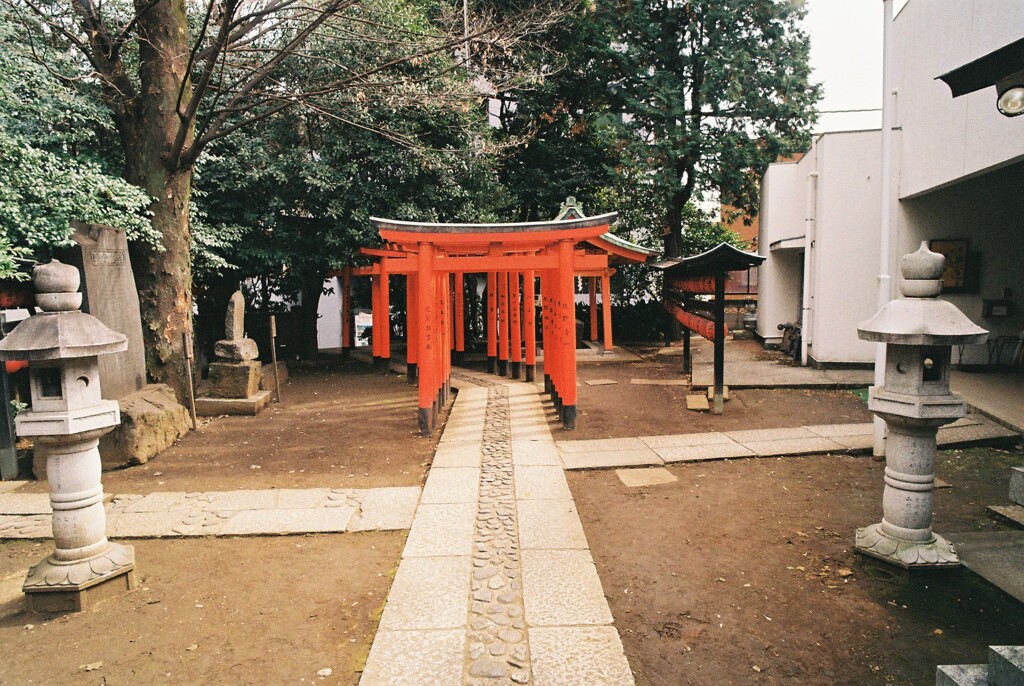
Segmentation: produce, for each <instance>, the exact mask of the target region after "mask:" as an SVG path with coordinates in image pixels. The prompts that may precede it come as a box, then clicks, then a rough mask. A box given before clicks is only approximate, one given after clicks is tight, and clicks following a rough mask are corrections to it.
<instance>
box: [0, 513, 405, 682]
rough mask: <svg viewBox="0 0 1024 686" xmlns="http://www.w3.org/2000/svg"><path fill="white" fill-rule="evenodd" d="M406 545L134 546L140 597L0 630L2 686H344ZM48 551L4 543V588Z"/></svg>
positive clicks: (0, 571)
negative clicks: (323, 672) (299, 685)
mask: <svg viewBox="0 0 1024 686" xmlns="http://www.w3.org/2000/svg"><path fill="white" fill-rule="evenodd" d="M404 543H405V532H377V533H361V534H344V535H338V536H329V535H328V536H324V535H316V536H312V535H311V536H280V537H269V538H266V537H261V538H256V537H253V538H230V539H228V538H218V539H213V538H207V539H188V540H163V541H152V540H137V541H132V542H131V544H132V545H134V546H135V554H136V559H137V560H138V569H139V584H138V588H137V589H136V590H135V591H133V592H131V593H127V594H124V595H121V596H120V597H116V598H110V599H107V600H104V601H102V602H100V603H97V604H96V605H95V608H94V609H91V610H87V611H86V612H82V613H79V614H72V615H65V616H58V617H47V616H43V615H32V614H25V613H22V614H16V615H12V616H8V617H4V618H3V619H0V642H2V644H3V653H4V654H3V657H2V658H0V683H3V684H6V685H8V686H14V685H16V684H45V685H47V686H50V685H53V686H57V685H59V684H74V685H76V686H77V685H80V684H87V685H89V686H100V685H107V684H109V685H111V686H114V685H126V686H134V685H136V684H284V683H293V684H294V683H303V682H305V683H317V684H325V685H326V684H342V685H344V686H350V685H352V684H355V683H356V682H357V681H358V673H357V670H361V669H362V661H363V660H364V659H365V656H366V653H367V652H368V651H369V647H370V643H371V642H372V640H373V634H374V632H375V631H376V628H377V622H378V621H379V619H380V609H381V607H382V605H383V602H384V598H385V597H386V596H387V592H388V588H389V587H390V585H391V580H392V578H393V576H394V571H395V568H396V566H397V563H398V559H399V556H400V555H401V551H402V547H403V545H404ZM49 550H52V544H36V543H33V542H29V541H5V542H4V544H3V546H2V552H0V578H3V577H4V576H6V575H8V574H10V573H13V572H16V571H17V570H19V569H24V568H26V567H28V566H29V565H31V564H33V563H34V562H36V561H37V560H39V559H41V558H42V557H44V556H45V554H46V553H47V552H49ZM89 666H92V667H93V668H94V669H91V670H90V669H88V667H89ZM323 669H330V670H331V675H330V676H329V677H326V678H322V677H319V676H317V672H319V671H320V670H323Z"/></svg>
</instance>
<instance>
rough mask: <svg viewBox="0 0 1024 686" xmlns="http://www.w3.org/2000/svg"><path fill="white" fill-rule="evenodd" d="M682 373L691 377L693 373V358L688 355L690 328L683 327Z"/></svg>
mask: <svg viewBox="0 0 1024 686" xmlns="http://www.w3.org/2000/svg"><path fill="white" fill-rule="evenodd" d="M683 374H686V375H687V376H690V377H691V383H692V374H693V359H692V358H691V357H690V329H689V327H686V326H684V327H683Z"/></svg>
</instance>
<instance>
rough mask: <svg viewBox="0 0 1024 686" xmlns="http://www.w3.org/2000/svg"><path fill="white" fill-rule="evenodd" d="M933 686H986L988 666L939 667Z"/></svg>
mask: <svg viewBox="0 0 1024 686" xmlns="http://www.w3.org/2000/svg"><path fill="white" fill-rule="evenodd" d="M935 686H988V665H939V666H938V668H937V669H936V670H935Z"/></svg>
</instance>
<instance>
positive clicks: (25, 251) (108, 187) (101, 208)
mask: <svg viewBox="0 0 1024 686" xmlns="http://www.w3.org/2000/svg"><path fill="white" fill-rule="evenodd" d="M17 21H18V18H17V17H16V16H15V15H14V13H13V12H12V11H11V10H10V8H9V7H7V6H6V5H2V4H0V160H2V161H3V163H2V164H0V262H2V265H0V278H8V277H11V276H14V275H21V278H27V275H26V274H25V273H24V272H21V271H19V270H17V269H16V265H15V264H14V263H13V261H12V259H11V258H12V257H22V258H25V257H29V256H31V255H35V256H37V257H45V256H46V255H47V254H48V252H49V251H50V249H51V248H55V247H60V246H66V245H68V244H69V243H70V236H71V222H72V221H73V220H80V221H84V222H89V223H99V224H110V225H113V226H118V227H122V228H125V229H126V230H127V231H128V235H129V237H130V238H132V239H143V240H148V241H150V242H155V238H156V237H155V235H154V234H153V232H152V230H151V228H150V224H149V220H148V218H147V217H146V215H145V212H144V210H145V208H146V206H147V205H149V197H148V196H147V195H146V194H145V193H144V192H143V191H141V190H140V189H138V188H137V187H135V186H132V185H131V184H129V183H127V182H126V181H124V180H123V179H121V178H120V177H119V175H118V173H117V171H116V169H111V168H110V164H109V162H108V157H107V155H106V151H105V150H104V149H103V145H102V143H101V138H102V136H103V135H104V134H105V133H109V131H105V130H104V128H103V125H104V123H105V122H108V121H109V118H108V117H106V115H105V112H104V111H103V110H102V107H101V106H100V105H99V104H98V103H97V102H96V101H95V100H94V99H92V98H90V97H89V96H88V95H86V94H83V93H82V92H80V91H79V90H77V89H76V88H72V87H69V86H68V84H67V79H69V78H71V77H72V76H73V75H74V74H75V65H74V64H73V63H72V61H71V60H70V59H69V58H68V56H67V55H66V53H62V52H60V51H58V50H57V49H55V48H54V46H53V45H52V44H50V43H48V42H47V39H46V36H45V33H44V32H43V31H42V30H41V27H40V26H38V24H36V25H33V26H30V27H28V28H29V29H31V34H30V35H31V36H32V39H31V41H29V42H26V41H24V40H22V39H21V38H22V34H20V33H19V32H18V31H16V30H15V29H16V27H17V26H18V23H17ZM26 21H30V22H31V21H32V19H31V18H27V19H26ZM22 28H23V29H25V28H26V27H22ZM39 55H42V56H44V58H45V60H46V63H47V65H48V66H47V67H43V66H42V65H41V64H40V63H39V61H38V60H37V56H39Z"/></svg>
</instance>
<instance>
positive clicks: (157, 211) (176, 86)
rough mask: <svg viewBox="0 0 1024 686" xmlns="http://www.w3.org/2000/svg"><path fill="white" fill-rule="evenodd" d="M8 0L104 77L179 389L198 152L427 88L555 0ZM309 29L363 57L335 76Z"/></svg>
mask: <svg viewBox="0 0 1024 686" xmlns="http://www.w3.org/2000/svg"><path fill="white" fill-rule="evenodd" d="M2 2H4V3H6V4H7V5H9V6H10V7H11V8H13V9H14V10H15V11H16V12H18V14H19V16H22V17H28V16H34V17H37V18H38V19H39V20H40V21H42V22H43V24H44V26H45V29H46V31H47V32H48V33H49V35H52V36H54V37H57V38H59V39H60V40H61V41H63V42H64V43H65V45H66V46H67V48H68V49H69V50H73V51H75V54H76V55H78V56H79V57H80V58H81V59H82V60H83V61H82V62H81V63H80V64H79V65H78V67H79V70H78V75H77V76H78V78H79V79H82V80H88V81H92V82H95V83H97V84H98V86H99V90H100V93H101V96H102V100H103V103H104V105H105V107H106V109H107V110H108V111H109V113H110V116H111V117H112V119H113V123H114V126H115V128H116V131H117V141H118V148H119V151H120V152H121V153H122V155H123V161H124V173H123V176H124V178H125V179H126V180H128V181H129V182H130V183H132V184H133V185H135V186H137V187H138V188H140V189H142V190H143V191H145V192H146V194H147V195H148V196H149V197H150V198H151V204H150V205H149V208H148V210H149V212H150V216H151V222H152V227H153V229H154V231H155V232H156V234H157V235H158V236H159V244H157V245H151V244H147V243H143V242H138V241H136V242H135V243H134V244H133V246H132V261H133V264H134V266H135V270H136V274H137V275H138V280H137V282H138V285H139V295H140V302H141V306H142V318H143V334H144V336H145V340H146V353H147V369H148V371H149V374H150V376H152V377H154V378H155V379H157V380H159V381H166V382H167V383H170V384H171V385H172V386H173V387H175V388H176V389H177V390H178V391H179V394H180V393H181V392H182V389H183V385H184V381H183V380H184V369H185V363H184V356H183V355H182V350H181V341H182V336H181V334H182V332H184V331H188V330H190V328H191V315H192V263H191V257H192V245H191V243H192V237H191V233H190V224H189V218H190V212H191V210H190V205H191V192H192V179H193V172H194V170H195V167H196V164H197V162H198V161H199V159H200V156H201V154H202V153H203V151H204V150H206V148H207V147H208V146H209V145H210V144H211V143H212V142H213V141H215V140H218V139H220V138H223V137H225V136H228V135H231V134H234V133H235V132H238V131H242V130H245V129H247V128H250V127H253V126H255V125H256V124H257V123H259V122H262V121H264V120H267V119H269V118H272V117H275V116H277V115H281V114H283V113H285V112H286V111H297V110H300V109H307V110H312V111H316V110H318V109H319V108H322V107H323V105H322V103H323V101H324V100H325V99H329V98H331V97H333V96H334V95H336V94H344V95H346V96H347V98H348V100H350V101H351V102H353V103H355V102H359V101H360V100H366V99H371V98H378V97H381V96H384V97H385V98H390V97H392V96H406V97H408V98H410V99H411V98H413V97H415V95H422V93H423V92H424V91H425V90H429V89H425V88H424V87H423V86H424V82H422V81H419V80H418V77H417V76H416V75H415V74H410V73H409V72H408V71H407V70H406V67H408V66H416V65H417V64H421V63H424V62H430V61H431V60H433V59H434V58H435V57H447V56H449V55H450V54H451V53H453V52H454V51H455V49H456V48H457V47H458V46H460V45H462V44H464V43H465V42H466V41H473V44H474V46H477V47H478V48H480V47H482V46H489V49H490V50H493V51H497V52H505V51H509V50H512V49H513V48H514V46H515V44H516V43H517V42H519V41H521V40H524V39H525V38H526V37H527V36H529V35H530V33H531V32H532V31H533V30H534V29H536V28H537V27H539V26H543V25H544V24H545V23H546V22H548V21H550V18H551V17H552V16H553V13H552V12H551V10H550V7H551V6H552V4H553V3H549V2H539V1H538V2H536V3H527V2H522V3H519V4H520V5H521V6H522V7H521V9H520V10H519V11H516V12H515V13H513V16H514V18H513V20H510V21H501V22H494V21H490V20H489V19H488V17H486V16H485V17H482V18H480V19H479V20H477V18H476V17H474V21H473V22H471V23H470V26H469V29H468V30H466V28H465V27H464V25H463V22H462V21H461V16H459V15H457V14H456V12H455V7H453V6H451V5H449V4H448V3H428V2H425V1H423V2H420V0H394V1H385V0H365V1H364V2H359V1H358V0H323V1H322V2H319V3H314V4H309V3H300V2H296V1H295V0H197V1H195V2H192V1H186V0H132V2H127V1H117V0H113V1H110V2H95V1H94V0H54V1H52V2H51V1H44V0H2ZM425 8H427V9H430V10H431V11H432V12H431V14H426V13H425V12H424V9H425ZM424 16H425V17H426V18H427V20H428V21H425V22H420V21H419V19H418V17H424ZM410 17H412V18H414V21H411V22H410V21H409V19H410ZM417 22H418V23H417ZM20 25H22V24H16V26H20ZM410 26H412V28H411V29H410ZM382 35H383V36H385V37H384V38H383V39H382ZM314 38H323V39H324V40H326V41H331V42H342V43H345V44H348V45H350V46H352V48H353V49H352V51H351V54H353V55H354V56H356V57H358V60H357V61H356V62H354V63H351V64H348V65H346V66H347V67H348V71H347V72H346V73H344V74H341V75H339V73H338V72H337V71H335V70H332V69H329V68H327V67H329V66H330V65H329V59H330V58H329V57H328V58H325V56H324V55H323V54H322V53H321V52H320V51H318V50H317V49H311V48H310V43H311V40H312V39H314ZM382 48H386V49H382ZM396 55H397V56H396ZM478 66H479V67H480V68H483V67H484V66H485V65H483V64H480V65H478ZM286 74H287V75H288V76H290V78H286ZM428 81H429V79H428Z"/></svg>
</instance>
